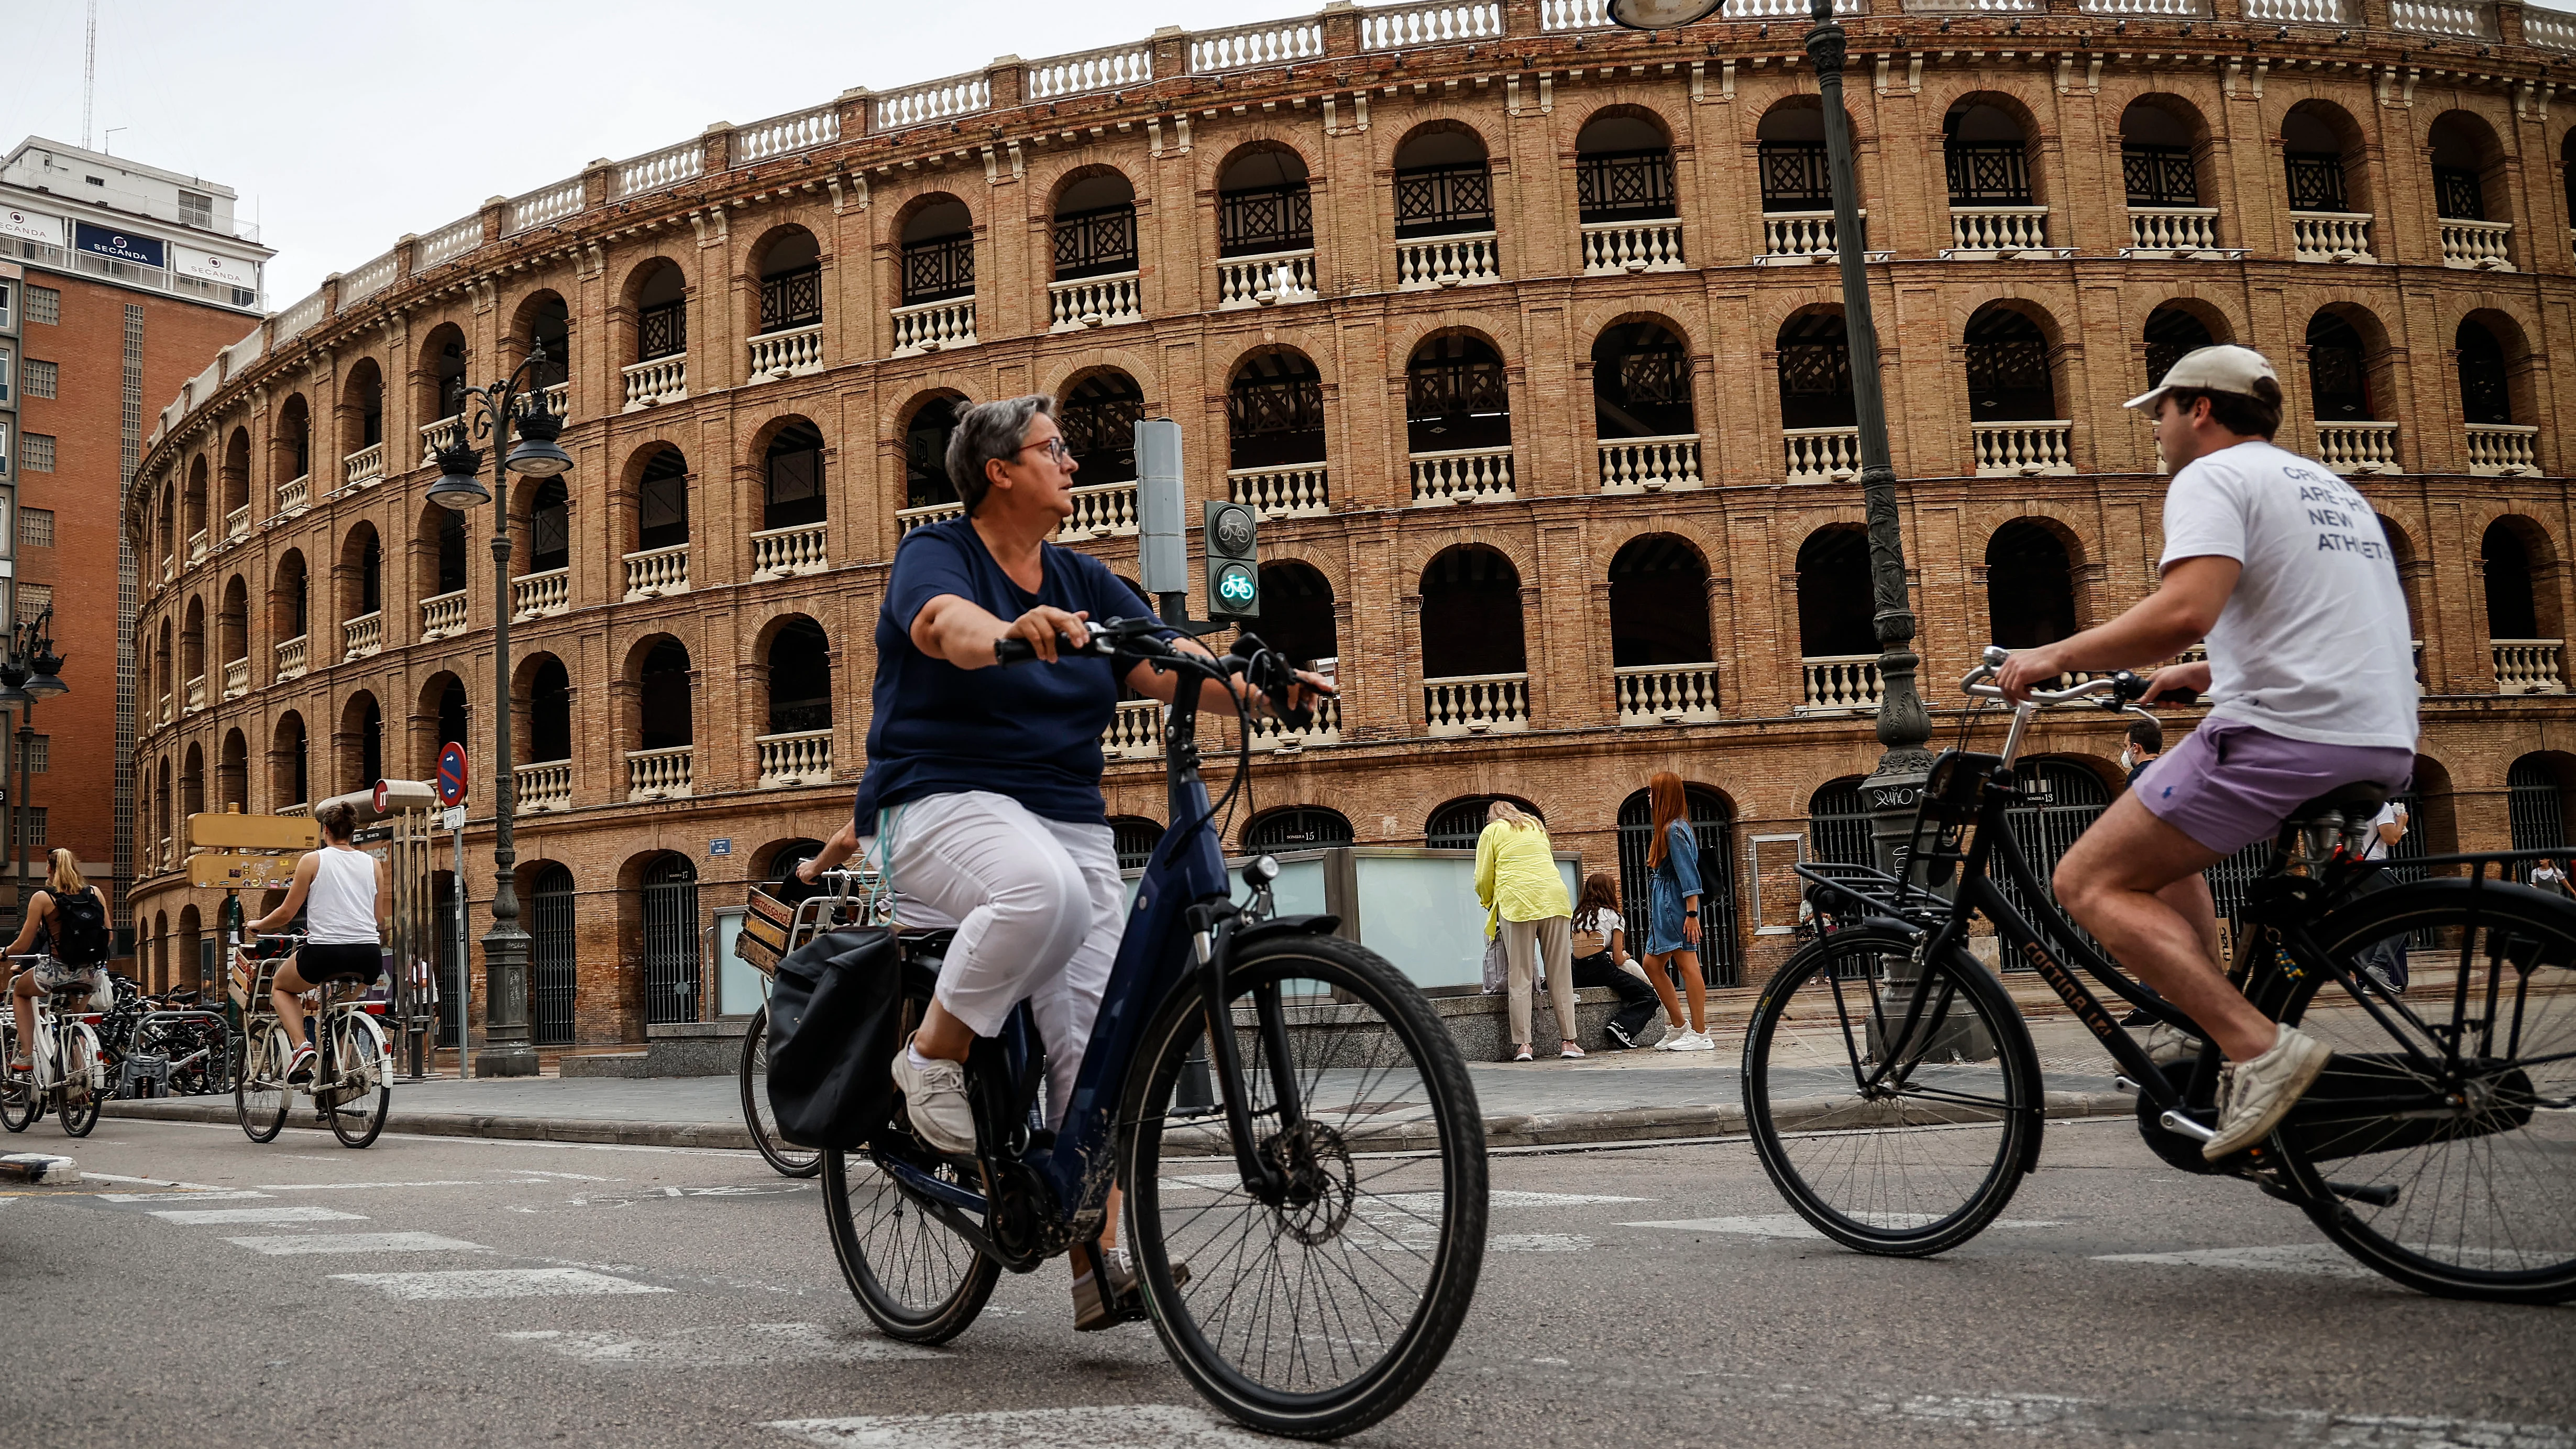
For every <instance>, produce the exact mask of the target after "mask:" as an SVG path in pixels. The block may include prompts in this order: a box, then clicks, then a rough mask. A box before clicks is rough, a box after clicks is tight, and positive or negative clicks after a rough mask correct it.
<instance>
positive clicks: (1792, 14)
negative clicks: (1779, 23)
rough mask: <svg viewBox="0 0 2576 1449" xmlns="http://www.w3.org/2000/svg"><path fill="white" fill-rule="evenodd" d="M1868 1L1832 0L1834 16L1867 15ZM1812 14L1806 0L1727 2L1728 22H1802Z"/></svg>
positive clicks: (1740, 0)
mask: <svg viewBox="0 0 2576 1449" xmlns="http://www.w3.org/2000/svg"><path fill="white" fill-rule="evenodd" d="M1869 3H1870V0H1834V13H1835V14H1836V15H1867V14H1868V13H1869ZM1813 13H1814V12H1813V11H1812V10H1811V9H1810V8H1809V6H1808V3H1807V0H1727V6H1726V18H1727V19H1729V20H1804V19H1806V18H1807V17H1808V16H1809V15H1811V14H1813Z"/></svg>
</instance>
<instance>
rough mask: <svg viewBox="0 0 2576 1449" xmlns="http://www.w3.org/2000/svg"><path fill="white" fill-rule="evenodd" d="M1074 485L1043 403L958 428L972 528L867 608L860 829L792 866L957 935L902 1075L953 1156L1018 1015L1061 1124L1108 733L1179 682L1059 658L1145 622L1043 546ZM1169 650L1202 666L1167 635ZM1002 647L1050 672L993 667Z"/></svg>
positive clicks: (962, 488)
mask: <svg viewBox="0 0 2576 1449" xmlns="http://www.w3.org/2000/svg"><path fill="white" fill-rule="evenodd" d="M1075 471H1076V464H1075V463H1074V461H1073V455H1072V452H1071V450H1069V449H1068V448H1066V447H1065V443H1064V433H1063V430H1062V429H1061V428H1059V427H1058V426H1057V425H1056V418H1055V400H1054V399H1053V398H1049V397H1045V396H1042V395H1041V396H1032V397H1017V398H1009V399H1006V400H1003V401H1000V402H989V403H983V404H979V405H978V406H975V407H972V408H969V409H967V410H966V413H965V415H964V416H963V417H961V418H959V419H958V421H957V430H956V432H955V433H954V434H953V435H952V436H951V437H950V438H949V442H948V477H949V481H950V482H951V483H953V484H954V485H955V486H956V489H957V497H958V501H959V502H961V503H963V504H964V505H965V513H964V516H963V517H959V518H953V519H949V520H946V521H944V522H940V523H933V524H926V525H924V526H922V527H919V528H916V529H914V530H912V531H911V532H910V533H907V534H905V535H904V537H903V542H902V543H901V544H899V545H898V546H897V547H896V549H895V556H894V568H893V571H892V574H891V576H890V577H889V578H888V580H887V583H886V592H885V603H884V605H883V607H882V608H881V609H880V610H879V611H878V614H877V628H876V652H877V672H876V686H875V690H874V693H873V696H872V701H873V706H874V717H873V718H872V719H871V721H870V723H869V725H868V763H867V773H866V774H865V775H864V776H862V777H861V779H860V783H859V796H858V801H857V804H856V806H855V808H854V809H853V811H852V814H851V821H850V823H849V824H848V825H845V826H843V827H842V828H841V831H840V833H839V834H837V835H835V836H834V837H833V838H832V839H831V841H830V842H828V843H827V844H826V845H825V846H824V848H823V850H822V852H821V853H820V854H818V855H816V856H815V857H814V858H813V859H812V860H810V861H808V862H806V863H805V864H804V865H803V866H801V867H799V868H798V874H799V875H800V876H801V877H803V878H804V879H805V880H807V881H811V880H813V879H815V878H816V876H818V875H819V874H820V873H821V872H822V871H824V870H827V869H830V868H831V867H833V866H835V865H838V864H840V863H841V862H842V861H843V860H846V859H847V858H849V856H850V855H851V854H852V853H853V852H854V851H862V850H863V851H865V852H866V853H867V854H868V856H869V858H870V859H871V860H873V861H874V862H875V864H876V866H877V868H878V870H879V871H880V872H881V873H882V874H883V875H884V877H885V879H886V881H887V883H888V886H889V888H890V889H891V890H892V891H893V892H894V897H895V919H896V920H898V921H899V922H901V923H902V924H903V925H904V926H907V927H915V928H918V927H937V926H954V927H956V929H957V936H956V940H955V941H954V942H953V943H952V944H951V945H950V947H949V949H948V957H947V960H946V962H945V963H944V964H943V965H942V967H941V969H940V973H939V986H938V990H937V992H936V994H935V995H934V997H933V999H932V1003H931V1006H930V1009H929V1012H928V1014H927V1015H926V1017H925V1019H924V1020H923V1021H922V1023H921V1026H920V1029H919V1030H918V1031H916V1032H915V1033H914V1034H913V1037H912V1039H911V1040H910V1041H909V1042H907V1043H906V1044H905V1045H904V1048H903V1050H902V1051H900V1052H897V1053H896V1054H895V1058H894V1063H893V1073H894V1080H895V1085H896V1086H897V1087H899V1088H901V1089H902V1091H903V1096H904V1112H905V1115H906V1117H907V1118H908V1119H909V1120H910V1122H911V1124H912V1128H913V1130H914V1132H916V1133H917V1134H919V1135H920V1137H921V1138H922V1140H923V1141H925V1142H927V1143H929V1144H930V1145H931V1146H933V1147H935V1148H937V1149H938V1150H940V1151H942V1152H951V1153H961V1154H963V1153H972V1152H974V1151H975V1148H976V1142H975V1117H974V1113H973V1111H972V1110H971V1109H970V1108H969V1106H968V1105H967V1098H966V1072H965V1062H966V1053H967V1049H968V1048H969V1047H970V1046H972V1045H973V1044H974V1041H975V1038H977V1037H979V1036H992V1035H995V1034H996V1033H998V1032H999V1031H1000V1030H1001V1027H1002V1023H1003V1021H1004V1020H1005V1019H1006V1018H1007V1017H1008V1016H1009V1015H1010V1012H1011V1009H1012V1008H1013V1007H1014V1006H1016V1005H1017V1004H1018V1003H1020V1002H1022V1001H1027V1002H1028V1003H1029V1005H1030V1008H1031V1010H1032V1012H1033V1013H1034V1014H1035V1016H1036V1018H1037V1026H1038V1033H1039V1035H1040V1036H1041V1037H1043V1038H1044V1039H1045V1042H1046V1054H1047V1093H1046V1107H1047V1125H1048V1126H1049V1127H1051V1128H1052V1127H1056V1126H1058V1125H1060V1124H1061V1123H1062V1122H1063V1119H1064V1111H1065V1106H1066V1104H1067V1103H1068V1102H1070V1101H1071V1100H1072V1097H1073V1084H1074V1080H1075V1076H1076V1074H1077V1073H1078V1072H1079V1071H1080V1070H1081V1067H1082V1056H1083V1050H1084V1048H1085V1047H1086V1046H1088V1045H1089V1043H1090V1039H1091V1027H1092V1021H1093V1018H1094V1017H1095V1016H1096V1015H1097V1014H1098V1012H1099V1009H1100V998H1101V994H1102V992H1103V991H1104V990H1105V989H1106V988H1107V986H1108V984H1109V967H1110V963H1111V961H1112V960H1113V959H1114V958H1115V957H1116V955H1117V953H1118V939H1119V936H1120V934H1121V932H1122V931H1123V929H1124V927H1125V912H1126V892H1125V888H1124V885H1123V883H1122V882H1121V880H1120V878H1119V874H1118V852H1117V849H1116V847H1115V846H1114V845H1113V844H1112V842H1111V837H1110V831H1109V817H1108V813H1107V809H1106V806H1105V803H1104V802H1103V800H1102V798H1101V794H1100V772H1101V766H1102V760H1101V753H1100V736H1101V733H1102V731H1104V730H1106V729H1107V728H1108V727H1109V723H1110V720H1111V719H1112V717H1113V716H1114V714H1115V713H1116V710H1117V707H1118V688H1119V685H1120V684H1121V683H1122V682H1123V683H1124V684H1126V686H1127V687H1128V688H1130V689H1132V690H1134V691H1135V692H1136V693H1138V694H1140V695H1146V696H1149V697H1151V698H1154V699H1159V700H1162V701H1164V702H1166V703H1169V702H1170V700H1171V698H1172V693H1173V690H1174V689H1175V688H1176V687H1177V676H1175V675H1172V674H1161V673H1156V672H1155V671H1154V670H1153V669H1152V668H1150V667H1149V666H1147V665H1144V664H1136V665H1134V666H1132V667H1130V668H1129V669H1128V670H1127V671H1126V674H1125V676H1124V679H1123V681H1122V679H1121V677H1120V675H1119V674H1118V672H1117V668H1116V665H1115V663H1114V662H1113V661H1111V660H1108V659H1102V658H1098V657H1096V656H1091V655H1067V654H1065V653H1064V652H1063V651H1062V650H1060V649H1059V648H1058V647H1057V643H1056V640H1057V636H1059V635H1061V636H1063V637H1064V638H1065V639H1067V640H1069V641H1071V643H1072V645H1073V647H1074V648H1076V649H1079V648H1081V647H1082V646H1083V645H1084V643H1085V642H1086V641H1087V640H1088V639H1089V637H1090V631H1089V630H1088V628H1086V627H1085V623H1086V621H1087V620H1091V619H1102V620H1107V619H1114V618H1127V619H1140V618H1151V617H1153V610H1152V609H1150V608H1148V607H1147V606H1146V603H1145V601H1144V600H1143V599H1142V598H1140V597H1138V596H1137V593H1136V591H1135V590H1134V589H1131V588H1129V587H1128V586H1127V585H1126V584H1125V583H1123V582H1121V581H1120V580H1119V578H1118V577H1117V575H1115V574H1112V573H1111V572H1109V568H1108V566H1107V565H1105V564H1103V563H1101V562H1100V561H1099V560H1098V559H1095V558H1093V557H1091V556H1090V555H1088V554H1084V553H1077V552H1074V551H1073V550H1071V549H1063V548H1058V547H1056V546H1055V545H1054V544H1053V543H1050V542H1049V541H1048V540H1049V539H1050V538H1051V537H1052V536H1053V535H1054V533H1055V531H1056V528H1057V526H1058V525H1060V524H1061V523H1063V521H1064V520H1065V519H1066V518H1068V517H1071V516H1072V514H1073V497H1072V493H1071V489H1072V487H1073V476H1074V473H1075ZM1161 637H1163V638H1165V639H1168V640H1171V641H1173V643H1174V646H1175V647H1176V648H1181V649H1189V650H1194V651H1198V652H1201V653H1204V652H1205V651H1204V650H1201V649H1200V647H1199V646H1198V645H1197V644H1195V643H1192V642H1190V641H1189V640H1186V639H1181V638H1179V637H1178V635H1177V631H1172V630H1165V631H1163V634H1162V636H1161ZM1006 639H1020V640H1025V641H1027V643H1028V645H1029V647H1030V648H1031V649H1032V650H1034V651H1035V652H1036V654H1037V657H1038V658H1039V659H1040V660H1042V661H1044V662H1045V663H1046V664H1047V665H1048V666H1051V667H1047V668H1038V669H1012V670H1005V669H997V668H995V667H993V666H994V663H995V651H996V648H997V646H999V645H1000V644H1001V642H1002V641H1004V640H1006ZM1306 679H1307V682H1308V684H1309V685H1310V686H1320V681H1316V680H1315V679H1314V678H1313V676H1311V675H1310V676H1306ZM1236 688H1237V690H1238V692H1239V693H1240V692H1243V687H1242V685H1241V682H1240V681H1239V680H1238V681H1236ZM1204 690H1205V693H1204V695H1203V698H1202V704H1201V707H1202V708H1205V709H1212V710H1218V711H1221V712H1224V713H1227V714H1231V713H1233V711H1234V708H1235V700H1234V699H1231V698H1228V697H1227V695H1226V692H1225V690H1224V688H1223V687H1221V686H1218V685H1215V684H1208V685H1206V686H1204ZM1260 697H1261V696H1260V695H1259V694H1258V693H1257V692H1255V693H1251V694H1250V695H1249V698H1250V699H1251V700H1258V699H1260ZM1303 699H1304V695H1303V693H1302V692H1301V693H1300V695H1299V698H1298V700H1297V701H1296V702H1297V703H1300V704H1302V702H1303ZM1117 1224H1118V1205H1117V1201H1116V1199H1114V1198H1113V1199H1112V1200H1111V1203H1110V1208H1109V1214H1108V1223H1107V1226H1106V1228H1105V1229H1104V1231H1103V1233H1102V1242H1103V1244H1104V1245H1105V1246H1107V1247H1108V1248H1109V1250H1110V1251H1109V1259H1110V1261H1109V1262H1107V1263H1105V1264H1102V1265H1099V1266H1100V1267H1101V1269H1102V1270H1103V1271H1106V1272H1107V1273H1108V1274H1109V1275H1110V1277H1111V1278H1112V1279H1113V1280H1117V1282H1118V1286H1119V1288H1120V1290H1121V1292H1122V1294H1123V1293H1124V1292H1125V1291H1127V1290H1128V1289H1130V1288H1131V1287H1132V1278H1133V1274H1132V1271H1131V1270H1130V1269H1129V1268H1128V1266H1127V1263H1126V1259H1125V1255H1124V1254H1123V1252H1121V1251H1120V1250H1119V1249H1118V1248H1117V1246H1116V1241H1115V1240H1116V1235H1117ZM1073 1266H1074V1271H1075V1280H1074V1309H1075V1318H1074V1323H1075V1326H1076V1327H1077V1328H1082V1329H1095V1328H1107V1327H1109V1326H1110V1325H1111V1323H1112V1322H1114V1321H1115V1320H1114V1319H1113V1318H1112V1317H1111V1315H1110V1312H1109V1310H1108V1307H1107V1303H1108V1301H1109V1300H1108V1298H1107V1296H1106V1295H1103V1294H1102V1293H1101V1292H1100V1291H1099V1289H1098V1286H1097V1281H1096V1280H1095V1279H1094V1278H1093V1276H1092V1269H1093V1265H1092V1264H1091V1263H1090V1262H1088V1260H1087V1258H1086V1255H1085V1254H1084V1253H1083V1251H1082V1250H1081V1249H1080V1248H1076V1249H1074V1252H1073Z"/></svg>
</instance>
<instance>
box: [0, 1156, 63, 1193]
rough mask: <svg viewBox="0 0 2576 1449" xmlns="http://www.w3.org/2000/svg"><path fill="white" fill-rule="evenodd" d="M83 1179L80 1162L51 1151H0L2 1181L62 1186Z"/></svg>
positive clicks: (0, 1177)
mask: <svg viewBox="0 0 2576 1449" xmlns="http://www.w3.org/2000/svg"><path fill="white" fill-rule="evenodd" d="M80 1180H81V1173H80V1164H79V1163H77V1162H75V1161H73V1160H72V1159H70V1158H68V1157H56V1156H54V1155H53V1154H52V1153H50V1152H0V1182H24V1183H31V1184H37V1185H41V1186H45V1187H61V1186H64V1185H67V1184H70V1183H75V1182H78V1181H80Z"/></svg>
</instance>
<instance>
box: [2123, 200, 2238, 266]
mask: <svg viewBox="0 0 2576 1449" xmlns="http://www.w3.org/2000/svg"><path fill="white" fill-rule="evenodd" d="M2129 250H2130V251H2131V252H2132V253H2133V254H2140V255H2145V254H2155V253H2161V254H2163V255H2166V256H2169V257H2172V258H2174V259H2175V260H2177V261H2180V260H2183V259H2185V258H2190V257H2201V256H2216V255H2218V253H2219V247H2218V208H2217V207H2214V206H2133V207H2130V208H2129Z"/></svg>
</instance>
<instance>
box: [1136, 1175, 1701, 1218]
mask: <svg viewBox="0 0 2576 1449" xmlns="http://www.w3.org/2000/svg"><path fill="white" fill-rule="evenodd" d="M1163 1184H1164V1186H1166V1187H1171V1186H1176V1185H1180V1186H1188V1187H1197V1188H1205V1189H1206V1190H1208V1191H1209V1192H1230V1193H1235V1194H1238V1195H1239V1194H1241V1193H1242V1191H1243V1178H1242V1177H1241V1176H1240V1175H1239V1174H1235V1173H1227V1172H1201V1173H1191V1174H1189V1175H1187V1176H1174V1177H1166V1178H1164V1179H1163ZM1446 1200H1447V1198H1446V1195H1445V1194H1442V1193H1436V1192H1389V1193H1374V1194H1371V1195H1370V1196H1369V1198H1368V1201H1370V1202H1379V1203H1384V1204H1386V1205H1387V1206H1389V1207H1396V1208H1407V1209H1414V1208H1436V1207H1438V1206H1440V1204H1441V1203H1442V1202H1444V1201H1446ZM1653 1201H1654V1199H1653V1198H1650V1197H1614V1196H1611V1195H1609V1194H1606V1193H1594V1192H1502V1191H1495V1192H1488V1193H1486V1194H1485V1205H1486V1206H1487V1207H1498V1208H1534V1207H1589V1206H1594V1205H1598V1204H1601V1203H1619V1202H1653Z"/></svg>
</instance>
